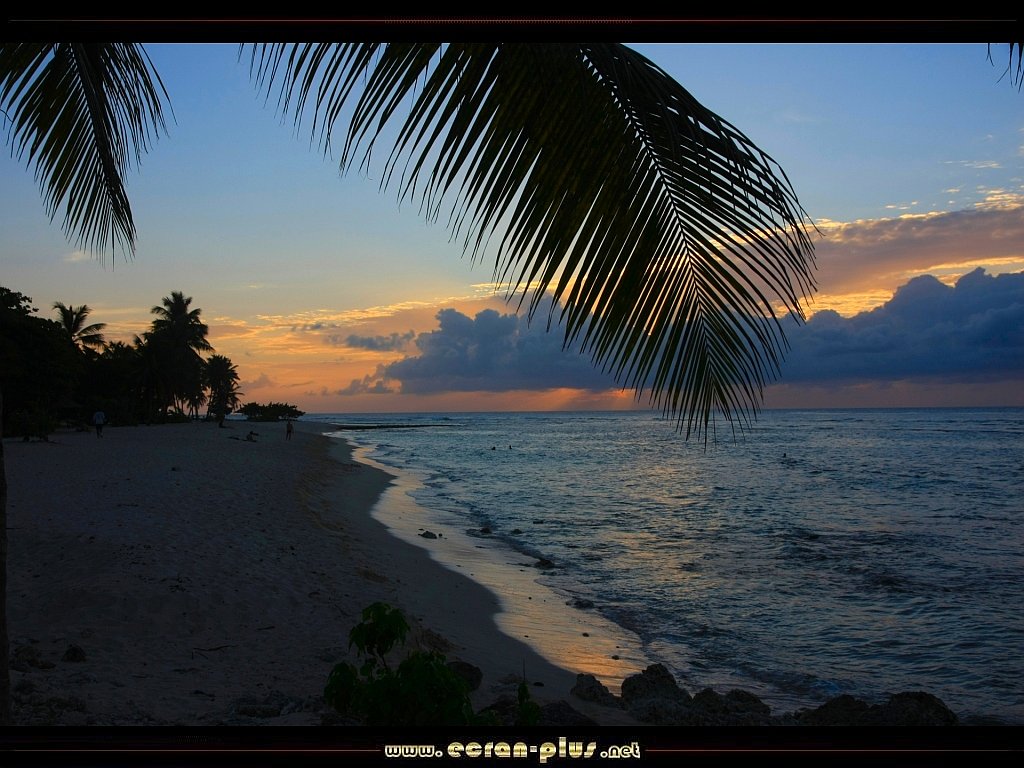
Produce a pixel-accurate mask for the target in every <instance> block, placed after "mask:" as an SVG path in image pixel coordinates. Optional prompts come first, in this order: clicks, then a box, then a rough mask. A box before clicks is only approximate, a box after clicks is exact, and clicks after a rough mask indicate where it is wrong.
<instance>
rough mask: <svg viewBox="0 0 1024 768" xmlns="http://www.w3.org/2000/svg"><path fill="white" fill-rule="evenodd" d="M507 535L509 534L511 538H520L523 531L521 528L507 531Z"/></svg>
mask: <svg viewBox="0 0 1024 768" xmlns="http://www.w3.org/2000/svg"><path fill="white" fill-rule="evenodd" d="M509 533H511V534H512V535H513V536H521V535H522V533H523V529H522V528H513V529H512V530H511V531H509Z"/></svg>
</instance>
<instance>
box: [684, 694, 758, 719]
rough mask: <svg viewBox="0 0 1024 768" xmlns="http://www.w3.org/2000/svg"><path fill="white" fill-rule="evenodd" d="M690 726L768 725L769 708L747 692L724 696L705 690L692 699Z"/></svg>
mask: <svg viewBox="0 0 1024 768" xmlns="http://www.w3.org/2000/svg"><path fill="white" fill-rule="evenodd" d="M692 718H693V720H694V721H695V722H691V723H689V724H691V725H769V724H770V723H771V707H769V706H768V705H767V704H765V703H764V702H763V701H761V700H760V699H759V698H757V696H755V695H754V694H752V693H748V692H747V691H740V690H732V691H729V692H728V693H727V694H725V695H724V696H723V695H722V694H720V693H718V692H716V691H714V690H712V689H711V688H705V689H704V690H703V691H701V692H700V693H697V694H695V695H694V697H693V703H692Z"/></svg>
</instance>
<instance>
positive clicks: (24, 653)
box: [9, 645, 57, 672]
mask: <svg viewBox="0 0 1024 768" xmlns="http://www.w3.org/2000/svg"><path fill="white" fill-rule="evenodd" d="M11 656H12V657H13V658H12V659H11V661H10V663H9V666H10V668H11V669H15V670H17V671H19V672H28V668H29V667H34V668H35V669H53V668H54V667H55V666H57V665H56V664H54V663H53V662H52V661H47V660H46V659H44V658H42V656H40V655H39V649H37V648H33V647H32V646H31V645H19V646H18V647H16V648H15V649H14V653H13V654H11Z"/></svg>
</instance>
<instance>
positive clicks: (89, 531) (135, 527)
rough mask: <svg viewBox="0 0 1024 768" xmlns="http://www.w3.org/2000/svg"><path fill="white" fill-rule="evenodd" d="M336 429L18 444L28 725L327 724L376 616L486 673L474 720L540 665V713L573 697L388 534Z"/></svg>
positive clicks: (488, 616)
mask: <svg viewBox="0 0 1024 768" xmlns="http://www.w3.org/2000/svg"><path fill="white" fill-rule="evenodd" d="M250 428H252V429H255V430H256V431H257V432H258V433H259V435H258V437H257V439H256V440H255V441H254V442H249V441H246V440H245V439H244V437H245V435H246V434H247V432H248V431H249V430H250ZM327 429H329V427H325V426H323V425H318V424H313V423H309V422H300V423H298V429H297V430H296V433H295V435H294V438H293V439H292V440H291V441H286V440H285V430H284V424H258V425H255V426H254V425H250V424H247V423H245V422H235V423H232V424H230V426H229V427H228V428H225V429H218V428H217V426H216V425H215V424H208V423H192V424H177V425H163V426H139V427H121V428H108V429H107V430H106V431H105V432H104V436H103V437H102V438H97V437H96V436H95V435H94V434H92V433H89V432H61V433H57V434H55V435H53V436H52V437H51V440H50V442H30V443H25V442H20V441H15V440H10V439H8V440H6V441H5V451H6V460H7V475H8V481H9V483H10V499H9V526H10V530H9V537H10V555H9V565H8V567H9V574H10V575H9V625H10V639H11V652H12V656H13V658H14V660H15V664H14V667H12V669H11V678H12V679H11V683H12V689H13V692H14V694H13V696H14V702H13V713H14V718H15V723H17V724H69V725H91V724H97V725H125V724H181V725H202V724H243V725H244V724H255V723H263V724H291V725H297V724H309V725H316V724H320V723H321V722H322V720H323V715H324V712H325V710H324V708H323V706H322V704H321V703H320V695H321V693H322V691H323V686H324V682H325V681H326V678H327V675H328V673H329V672H330V670H331V668H332V667H333V665H334V664H335V663H336V662H337V661H339V660H341V659H345V658H347V659H349V660H353V661H354V660H355V656H354V653H353V652H350V651H349V649H348V632H349V630H350V629H351V627H352V626H353V625H354V624H355V623H357V622H358V621H359V614H360V611H361V610H362V609H363V608H364V607H366V606H367V605H369V604H371V603H373V602H375V601H385V602H388V603H390V604H392V605H395V606H398V607H400V608H402V609H403V610H404V611H405V612H406V614H407V615H408V616H409V617H412V618H413V619H414V620H415V626H414V632H413V635H414V637H413V640H412V642H413V643H415V644H417V645H419V646H420V647H426V648H434V649H437V650H441V651H442V652H443V653H445V655H446V656H447V657H448V658H449V659H462V660H464V661H467V662H469V663H471V664H474V665H476V666H478V667H479V668H480V669H481V670H482V671H483V684H482V685H481V687H480V689H479V690H478V691H477V692H476V693H475V694H474V703H475V705H476V706H477V707H480V706H484V705H486V704H489V703H491V702H493V701H494V700H495V699H496V698H497V697H498V696H499V695H501V694H502V693H505V692H510V691H513V690H514V687H515V678H516V675H521V674H522V673H523V670H524V669H525V670H526V674H527V678H528V679H529V681H530V682H531V683H532V684H533V686H532V689H531V690H532V691H533V695H534V698H535V699H536V700H538V701H540V702H544V701H549V700H557V699H567V698H569V696H568V692H569V689H570V688H571V686H572V685H573V683H574V682H575V673H574V672H570V671H568V670H566V669H563V668H561V667H559V666H556V665H554V664H552V663H550V662H549V661H547V660H545V659H544V658H542V657H541V656H539V655H538V654H537V653H535V652H534V651H533V650H532V649H531V648H530V647H529V646H527V645H526V644H524V643H523V642H520V641H518V640H516V639H513V638H512V637H510V636H508V635H507V634H505V633H503V632H501V631H499V630H498V628H497V626H496V624H495V621H494V618H493V617H494V614H495V613H496V612H497V610H498V604H497V601H496V600H495V598H494V596H493V594H492V593H491V592H489V591H488V590H487V589H485V588H484V587H482V586H479V585H478V584H477V583H475V581H473V580H471V579H469V578H466V577H465V576H463V575H461V574H460V573H457V572H455V571H454V570H452V569H448V568H444V567H442V566H441V565H439V564H438V563H437V562H435V561H434V560H432V559H431V558H430V556H429V555H428V554H427V553H426V552H425V551H424V550H423V549H421V548H418V547H415V546H413V545H412V544H410V543H407V542H404V541H402V540H400V539H399V538H396V537H395V536H393V535H391V534H390V533H388V531H387V529H386V528H385V527H384V525H382V524H381V523H380V522H378V521H376V520H375V519H373V517H372V516H371V514H370V510H371V508H372V507H373V506H374V504H375V503H376V501H377V500H378V498H379V497H380V495H381V493H382V492H383V491H384V490H385V489H386V488H387V487H388V486H389V484H390V482H391V481H392V477H391V476H390V475H389V474H387V473H386V472H384V471H382V470H381V469H379V468H376V467H371V466H368V465H366V464H363V463H358V462H355V461H353V460H352V456H351V450H350V449H349V448H348V446H347V445H346V443H345V442H344V441H341V440H336V439H330V438H326V437H324V436H323V435H322V434H321V433H322V432H324V431H325V430H327ZM538 629H539V627H538ZM573 706H574V707H576V708H577V709H579V710H581V711H584V712H587V713H588V714H590V715H591V716H596V717H604V718H607V717H609V716H611V715H613V714H614V713H613V712H611V711H610V710H607V709H606V708H603V707H593V706H590V705H588V704H587V702H582V701H579V700H574V701H573Z"/></svg>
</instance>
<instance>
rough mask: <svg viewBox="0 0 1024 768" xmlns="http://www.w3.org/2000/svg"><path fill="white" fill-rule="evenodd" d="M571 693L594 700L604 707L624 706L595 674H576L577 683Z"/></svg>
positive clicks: (586, 699)
mask: <svg viewBox="0 0 1024 768" xmlns="http://www.w3.org/2000/svg"><path fill="white" fill-rule="evenodd" d="M569 693H571V694H572V695H573V696H575V697H577V698H579V699H583V701H592V702H594V703H595V704H600V705H601V706H603V707H616V708H621V707H622V702H621V701H619V699H618V698H617V697H616V696H615V695H614V694H613V693H612V692H611V691H609V690H608V688H607V687H605V685H604V683H602V682H601V681H600V680H598V679H597V678H596V677H594V676H593V675H584V674H578V675H576V685H574V686H573V687H572V690H571V691H569Z"/></svg>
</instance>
